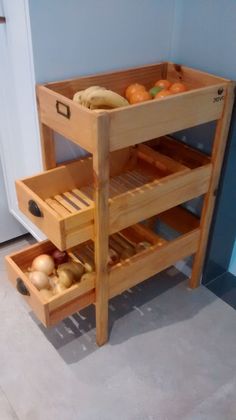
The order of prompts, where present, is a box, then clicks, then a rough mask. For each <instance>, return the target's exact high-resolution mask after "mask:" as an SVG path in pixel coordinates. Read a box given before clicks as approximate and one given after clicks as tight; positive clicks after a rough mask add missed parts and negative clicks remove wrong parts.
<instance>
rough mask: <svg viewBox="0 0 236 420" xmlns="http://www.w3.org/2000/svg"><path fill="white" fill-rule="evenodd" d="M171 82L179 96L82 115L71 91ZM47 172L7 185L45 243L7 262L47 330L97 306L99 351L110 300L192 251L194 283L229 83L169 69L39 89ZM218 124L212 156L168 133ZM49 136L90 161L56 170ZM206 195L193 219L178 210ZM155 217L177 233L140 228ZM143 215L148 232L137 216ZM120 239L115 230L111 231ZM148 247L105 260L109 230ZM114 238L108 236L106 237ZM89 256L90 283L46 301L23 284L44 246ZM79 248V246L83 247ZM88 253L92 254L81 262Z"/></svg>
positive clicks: (155, 67) (218, 163)
mask: <svg viewBox="0 0 236 420" xmlns="http://www.w3.org/2000/svg"><path fill="white" fill-rule="evenodd" d="M165 78H168V79H169V80H170V81H171V82H177V81H181V82H184V84H185V85H186V86H187V88H188V90H187V91H186V92H184V93H181V94H177V95H171V96H169V97H167V98H165V99H163V100H157V99H154V100H151V101H147V102H144V103H140V104H136V105H129V106H125V107H123V108H118V109H113V110H105V109H104V110H102V111H99V112H97V111H95V110H89V109H87V108H85V107H83V106H81V105H79V104H78V103H76V102H75V101H73V95H74V94H75V93H76V92H77V91H79V90H83V89H85V88H87V87H89V86H92V85H99V86H103V87H105V88H107V89H111V90H114V91H115V92H117V93H119V94H121V95H124V92H125V89H126V88H127V86H128V85H130V84H131V83H141V84H144V85H145V86H146V88H151V87H152V86H153V85H154V83H155V82H156V81H157V80H158V79H165ZM37 100H38V107H39V119H40V130H41V140H42V141H41V146H42V156H43V163H44V169H45V172H43V173H40V174H38V175H35V176H31V177H29V178H25V179H23V180H20V181H17V182H16V189H17V196H18V201H19V207H20V209H21V210H22V212H23V213H24V214H26V215H27V216H28V217H29V218H30V219H31V220H32V221H33V222H34V223H35V225H37V226H38V227H39V228H40V229H41V230H42V231H43V232H44V233H45V234H46V235H47V237H48V238H49V240H50V241H51V242H49V241H46V242H44V243H41V244H37V245H35V246H33V247H30V248H29V249H27V250H24V251H20V252H19V253H17V254H14V255H12V256H9V257H7V265H8V269H9V276H10V278H11V280H12V282H13V284H14V285H16V283H17V278H21V279H22V280H23V282H24V283H25V286H26V288H27V289H28V291H29V295H28V296H25V299H26V300H27V301H28V302H29V304H30V306H31V308H32V309H33V311H34V312H35V313H36V315H37V316H38V318H39V319H40V320H41V321H42V322H43V323H44V325H46V326H50V325H54V324H55V323H57V322H59V321H60V320H62V319H64V318H65V317H67V316H68V315H71V314H73V313H74V312H76V311H79V310H80V309H82V308H84V307H86V306H88V305H90V304H95V311H96V335H97V343H98V345H102V344H104V343H105V342H106V341H107V340H108V303H109V299H110V298H112V297H114V296H116V295H117V294H119V293H122V292H123V291H124V290H126V289H127V288H130V287H133V286H134V285H136V284H138V283H140V282H142V281H144V280H145V279H147V278H148V277H150V276H153V275H154V274H155V273H157V272H159V271H161V270H164V269H165V268H167V267H168V266H170V265H172V264H174V263H175V262H176V261H177V260H179V259H182V258H185V257H187V256H189V255H194V264H193V269H192V275H191V278H190V280H189V286H190V287H192V288H195V287H197V286H198V285H199V284H200V281H201V274H202V268H203V264H204V257H205V253H206V247H207V241H208V235H209V229H210V224H211V220H212V215H213V210H214V205H215V199H216V192H217V186H218V183H219V177H220V173H221V167H222V162H223V157H224V151H225V146H226V142H227V135H228V130H229V125H230V118H231V113H232V107H233V101H234V83H233V82H231V81H229V80H227V79H223V78H221V77H218V76H214V75H211V74H208V73H204V72H201V71H199V70H195V69H191V68H189V67H185V66H182V65H177V64H174V63H170V62H163V63H158V64H152V65H148V66H143V67H138V68H133V69H127V70H121V71H116V72H112V73H104V74H99V75H92V76H86V77H78V78H76V79H72V80H64V81H59V82H53V83H47V84H44V85H39V86H37ZM210 121H216V130H215V137H214V142H213V148H212V153H211V156H205V155H203V154H202V153H201V152H199V151H196V150H193V149H192V148H190V147H188V146H186V145H184V144H183V143H181V142H178V141H176V140H174V139H173V138H171V137H168V136H167V135H170V134H171V133H174V132H176V131H179V130H183V129H186V128H190V127H194V126H197V125H200V124H204V123H207V122H210ZM54 131H56V132H57V133H59V134H61V135H63V136H64V137H66V138H67V139H68V140H70V141H72V142H74V143H76V144H77V145H79V146H81V147H82V148H84V149H85V150H87V151H88V152H90V153H91V154H92V156H91V157H88V158H86V159H83V160H79V161H75V162H67V163H65V164H63V165H60V166H58V165H57V163H56V153H55V143H54ZM201 195H203V196H204V204H203V210H202V215H201V218H200V219H199V220H198V219H197V218H196V217H194V216H193V215H191V214H190V213H189V212H188V211H187V210H186V209H183V208H182V207H181V206H180V205H181V204H183V203H184V202H186V201H188V200H191V199H192V198H195V197H198V196H201ZM156 218H159V219H160V221H161V222H164V223H165V224H167V225H168V226H169V227H170V228H172V229H174V230H175V231H178V232H180V235H179V236H178V237H176V238H175V239H173V240H171V241H167V240H165V239H164V238H162V237H161V236H159V235H157V234H156V233H155V232H153V231H152V230H150V226H151V225H152V224H153V225H154V222H155V220H156ZM146 219H149V228H148V227H147V225H146V226H144V221H145V220H146ZM118 232H120V233H118ZM119 234H121V235H125V236H126V239H127V240H129V241H131V242H135V241H139V239H141V238H146V240H147V241H149V242H150V243H151V246H150V247H149V248H148V249H145V250H144V251H142V252H139V253H137V254H136V255H133V256H132V257H130V258H128V259H123V260H121V261H120V262H119V263H118V264H116V265H115V266H113V267H112V268H110V267H109V265H108V263H107V262H108V260H109V247H111V245H112V241H114V235H119ZM112 235H113V236H112ZM55 246H56V247H58V248H59V249H61V250H68V249H69V252H79V253H81V252H82V253H84V252H85V253H86V252H87V251H88V250H87V247H89V252H90V253H91V252H92V264H93V266H94V268H95V280H91V279H90V281H88V282H86V281H85V282H83V283H81V284H77V285H74V286H72V287H71V288H69V289H68V290H66V291H65V292H63V293H61V294H59V295H57V296H55V297H53V298H52V299H50V300H49V301H47V302H45V301H43V300H42V296H41V295H40V293H39V292H38V291H37V290H36V289H35V288H34V286H33V285H32V284H31V283H30V282H29V279H28V277H27V275H26V274H25V270H26V269H27V266H28V265H29V264H30V262H31V261H32V259H33V257H34V256H36V255H38V254H40V253H42V252H46V253H47V252H49V253H50V252H51V251H52V250H53V249H54V247H55ZM86 250H87V251H86ZM90 257H91V255H90Z"/></svg>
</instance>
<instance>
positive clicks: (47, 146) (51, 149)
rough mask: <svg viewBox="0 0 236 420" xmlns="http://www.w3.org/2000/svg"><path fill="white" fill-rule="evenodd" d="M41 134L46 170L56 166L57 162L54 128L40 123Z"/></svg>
mask: <svg viewBox="0 0 236 420" xmlns="http://www.w3.org/2000/svg"><path fill="white" fill-rule="evenodd" d="M40 134H41V150H42V159H43V168H44V169H45V170H47V169H52V168H55V167H56V166H57V163H56V154H55V142H54V136H53V130H52V129H51V128H49V127H47V126H46V125H44V124H40Z"/></svg>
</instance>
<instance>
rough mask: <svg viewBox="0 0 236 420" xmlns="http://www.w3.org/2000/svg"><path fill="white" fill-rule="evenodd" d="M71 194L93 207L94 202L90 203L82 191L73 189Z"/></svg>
mask: <svg viewBox="0 0 236 420" xmlns="http://www.w3.org/2000/svg"><path fill="white" fill-rule="evenodd" d="M72 192H73V193H74V194H75V195H77V196H78V197H79V198H81V199H82V200H83V201H85V202H86V203H88V205H90V206H91V205H92V206H94V201H92V200H91V199H90V198H89V197H88V196H87V195H86V194H84V193H83V191H80V190H78V189H77V188H74V189H73V190H72Z"/></svg>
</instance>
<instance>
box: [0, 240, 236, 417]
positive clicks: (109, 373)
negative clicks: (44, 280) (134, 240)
mask: <svg viewBox="0 0 236 420" xmlns="http://www.w3.org/2000/svg"><path fill="white" fill-rule="evenodd" d="M27 241H28V239H27V238H24V239H21V240H17V241H15V242H13V243H11V244H7V245H6V246H3V247H0V274H1V281H0V299H1V305H0V316H1V324H0V366H1V367H0V420H15V419H18V420H118V419H119V420H120V419H122V420H235V419H236V398H235V395H236V328H235V325H236V311H234V310H233V309H232V308H231V307H230V306H228V305H227V304H226V303H224V302H223V301H221V300H220V299H219V298H217V297H216V296H215V295H213V294H212V293H211V292H210V291H209V290H207V289H205V288H204V287H200V288H199V289H197V290H195V291H190V290H188V288H187V282H186V278H185V277H184V276H183V274H181V273H179V272H178V271H177V270H176V268H170V269H168V270H166V271H165V272H163V273H162V274H160V275H159V276H157V277H156V278H152V279H150V280H149V281H147V282H146V283H144V284H143V285H140V286H138V287H136V288H134V289H132V291H130V292H126V293H125V294H123V295H122V296H120V297H117V298H115V299H113V300H112V302H111V304H110V341H109V343H108V344H107V345H105V346H104V347H102V348H97V347H96V344H95V329H94V311H93V308H88V309H87V310H84V311H83V312H82V313H81V314H75V315H74V316H73V317H70V318H68V319H66V320H65V321H64V322H62V323H61V324H59V325H58V326H57V327H55V328H51V329H49V330H46V329H45V328H44V327H43V326H42V325H40V324H39V322H38V321H37V320H36V319H35V317H34V315H33V314H32V313H31V311H30V310H29V309H28V307H27V306H26V304H25V303H24V302H23V301H22V299H21V297H20V296H19V295H18V294H17V293H16V291H15V290H13V288H12V286H11V285H10V283H8V282H7V279H6V272H5V268H4V262H3V258H4V255H5V254H7V253H9V252H13V251H14V250H16V249H19V248H21V247H23V246H24V245H25V244H27Z"/></svg>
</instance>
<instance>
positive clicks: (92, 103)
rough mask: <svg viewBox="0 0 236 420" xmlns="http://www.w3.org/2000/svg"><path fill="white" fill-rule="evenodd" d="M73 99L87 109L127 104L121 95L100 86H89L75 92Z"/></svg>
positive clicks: (117, 106) (116, 106)
mask: <svg viewBox="0 0 236 420" xmlns="http://www.w3.org/2000/svg"><path fill="white" fill-rule="evenodd" d="M73 100H74V101H76V102H78V103H79V104H80V105H83V106H85V107H86V108H89V109H109V108H119V107H122V106H127V105H129V102H128V101H127V100H126V99H125V98H123V96H121V95H119V94H118V93H116V92H113V91H112V90H108V89H106V88H104V87H101V86H91V87H89V88H87V89H85V90H81V91H79V92H76V93H75V94H74V97H73Z"/></svg>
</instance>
